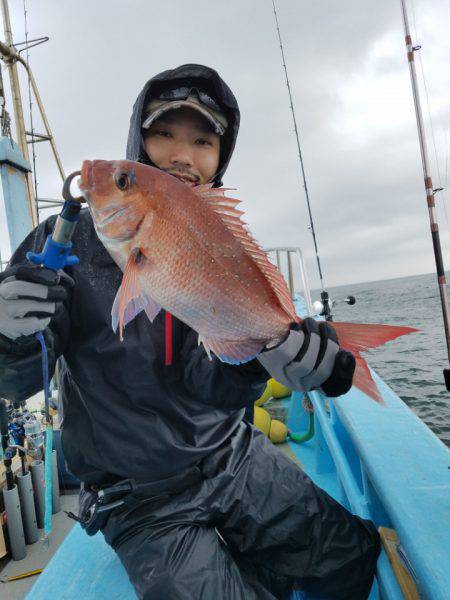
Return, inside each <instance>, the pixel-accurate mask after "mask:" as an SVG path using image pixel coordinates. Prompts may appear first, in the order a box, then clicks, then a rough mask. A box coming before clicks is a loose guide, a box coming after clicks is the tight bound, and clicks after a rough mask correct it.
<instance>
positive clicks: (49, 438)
mask: <svg viewBox="0 0 450 600" xmlns="http://www.w3.org/2000/svg"><path fill="white" fill-rule="evenodd" d="M35 337H36V339H37V340H38V341H39V343H40V344H41V350H42V378H43V383H44V402H45V422H46V427H45V463H44V474H45V516H44V544H45V545H46V546H48V543H49V535H50V532H51V530H52V475H53V473H52V451H53V423H52V416H51V414H50V386H49V374H48V356H47V346H46V344H45V339H44V335H43V333H42V331H39V332H38V333H36V335H35Z"/></svg>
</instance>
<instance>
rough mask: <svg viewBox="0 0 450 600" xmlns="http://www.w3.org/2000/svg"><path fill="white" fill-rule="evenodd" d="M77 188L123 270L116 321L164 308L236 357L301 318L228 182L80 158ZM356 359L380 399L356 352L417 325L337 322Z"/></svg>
mask: <svg viewBox="0 0 450 600" xmlns="http://www.w3.org/2000/svg"><path fill="white" fill-rule="evenodd" d="M79 186H80V189H81V190H82V193H83V194H84V196H85V198H86V200H87V202H88V204H89V208H90V210H91V213H92V217H93V221H94V225H95V229H96V232H97V235H98V237H99V238H100V240H101V241H102V243H103V244H104V246H105V247H106V249H107V250H108V252H109V253H110V255H111V256H112V258H113V259H114V260H115V262H116V263H117V265H118V266H119V267H120V268H121V269H122V271H123V279H122V284H121V286H120V288H119V291H118V292H117V295H116V299H115V301H114V305H113V307H112V311H111V314H112V325H113V328H114V330H116V329H117V327H119V330H120V336H121V339H122V331H123V327H124V326H125V325H126V324H127V323H129V322H130V321H131V320H132V319H133V318H134V317H135V316H136V315H137V314H138V313H139V312H141V311H142V310H144V311H145V312H146V314H147V315H148V317H149V319H150V320H151V321H153V319H154V318H155V317H156V315H157V314H158V313H159V311H160V310H161V307H162V308H164V309H166V310H167V311H169V312H170V313H172V314H173V315H175V316H176V317H178V318H179V319H180V320H181V321H183V322H184V323H186V324H187V325H189V326H190V327H191V328H192V329H194V330H195V331H197V332H198V334H199V343H200V342H203V345H204V347H205V349H206V351H207V352H208V354H209V355H210V352H211V351H212V352H214V354H216V356H218V357H219V358H220V359H221V360H222V361H224V362H228V363H232V364H238V363H242V362H247V361H249V360H250V359H252V358H253V357H255V356H257V355H258V354H259V353H260V352H261V350H262V349H263V348H264V347H265V346H266V345H267V344H273V343H276V342H278V341H279V340H282V339H283V338H284V337H285V336H286V334H287V333H288V330H289V327H290V325H291V324H292V323H293V322H294V321H295V322H300V319H299V317H298V316H297V315H296V312H295V308H294V305H293V303H292V300H291V297H290V294H289V291H288V289H287V286H286V283H285V281H284V279H283V278H282V276H281V275H280V273H279V271H278V270H277V268H276V267H275V266H274V265H273V264H272V263H271V262H270V261H269V260H268V258H267V255H266V253H265V252H264V251H263V250H262V249H261V248H260V247H259V246H258V244H257V243H256V241H255V240H254V239H253V238H252V236H251V234H250V233H249V231H248V230H247V229H246V227H245V223H244V222H243V221H242V220H241V218H240V217H241V215H242V214H243V213H242V211H239V210H237V209H236V206H237V204H239V200H235V199H233V198H228V197H227V196H225V192H226V191H228V190H226V189H214V188H212V187H211V186H210V185H203V186H197V187H196V188H192V187H189V186H187V185H186V184H185V183H183V182H181V181H179V180H178V179H176V178H175V177H173V176H172V175H168V174H167V173H164V172H163V171H160V170H159V169H156V168H154V167H150V166H148V165H143V164H141V163H135V162H131V161H125V160H120V161H104V160H95V161H84V163H83V167H82V171H81V180H80V182H79ZM332 325H333V327H334V328H335V329H336V331H337V333H338V336H339V342H340V345H341V347H342V348H346V349H348V350H350V351H351V352H353V354H354V355H355V358H356V371H355V375H354V379H353V381H354V385H356V386H357V387H358V388H360V389H361V390H362V391H363V392H364V393H366V394H367V395H368V396H370V397H371V398H373V399H375V400H377V401H379V402H381V396H380V393H379V391H378V388H377V386H376V384H375V382H374V380H373V379H372V376H371V374H370V371H369V369H368V367H367V364H366V362H365V360H364V359H363V358H362V356H361V355H360V353H361V352H364V351H366V350H368V349H370V348H375V347H377V346H380V345H381V344H384V343H385V342H387V341H390V340H393V339H395V338H396V337H398V336H400V335H405V334H407V333H411V332H412V331H415V329H412V328H410V327H397V326H392V325H378V324H360V323H333V324H332Z"/></svg>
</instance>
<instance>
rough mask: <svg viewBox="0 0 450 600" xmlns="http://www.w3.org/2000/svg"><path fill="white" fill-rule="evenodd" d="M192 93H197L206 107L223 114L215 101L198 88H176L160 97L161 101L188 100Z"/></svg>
mask: <svg viewBox="0 0 450 600" xmlns="http://www.w3.org/2000/svg"><path fill="white" fill-rule="evenodd" d="M191 92H196V93H197V95H198V97H199V100H200V102H202V104H204V105H205V106H209V108H212V109H213V110H217V111H218V112H221V109H220V106H219V105H218V104H217V102H216V101H215V100H213V99H212V98H211V96H208V94H206V93H205V92H202V91H201V90H198V89H197V88H189V87H180V88H175V89H173V90H167V91H165V92H163V93H162V94H161V95H160V96H159V97H160V99H161V100H186V98H187V97H188V96H189V95H190V94H191Z"/></svg>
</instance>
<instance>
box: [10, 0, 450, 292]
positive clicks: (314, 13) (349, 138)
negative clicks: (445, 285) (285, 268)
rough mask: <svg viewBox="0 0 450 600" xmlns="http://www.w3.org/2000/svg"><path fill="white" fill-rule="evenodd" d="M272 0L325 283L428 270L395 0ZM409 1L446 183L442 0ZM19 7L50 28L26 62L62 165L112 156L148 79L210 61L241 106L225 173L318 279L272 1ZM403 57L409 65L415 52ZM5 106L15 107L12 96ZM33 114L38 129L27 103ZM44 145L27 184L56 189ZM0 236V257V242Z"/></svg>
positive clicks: (446, 11) (443, 199)
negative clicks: (301, 253)
mask: <svg viewBox="0 0 450 600" xmlns="http://www.w3.org/2000/svg"><path fill="white" fill-rule="evenodd" d="M409 7H410V8H412V5H411V3H409ZM277 8H278V14H279V22H280V28H281V32H282V35H283V38H284V40H283V41H284V46H285V55H286V61H287V66H288V70H289V75H290V79H291V86H292V91H293V96H294V104H295V109H296V113H297V121H298V125H299V130H300V136H301V139H300V141H301V145H302V151H303V155H304V161H305V168H306V174H307V180H308V187H309V191H310V198H311V205H312V211H313V216H314V221H315V227H316V234H317V238H318V244H319V252H320V257H321V261H322V266H323V272H324V277H325V283H326V285H330V286H331V285H339V284H347V283H352V282H361V281H373V280H377V279H385V278H393V277H401V276H406V275H412V274H416V273H427V272H432V271H433V270H434V258H433V252H432V245H431V239H430V234H429V219H428V211H427V208H426V202H425V195H424V189H423V179H422V172H421V162H420V153H419V146H418V141H417V132H416V125H415V117H414V109H413V103H412V96H411V88H410V80H409V71H408V66H407V61H406V55H405V48H404V34H403V24H402V20H401V12H400V3H399V0H377V1H376V2H374V1H373V0H371V1H369V0H357V1H356V0H347V1H346V2H342V1H341V2H337V1H331V0H315V1H314V2H306V1H305V0H278V1H277ZM414 9H415V11H414V12H415V17H416V19H415V21H416V26H417V36H416V33H415V28H414V20H413V15H412V13H411V28H412V33H413V40H414V42H415V43H420V44H422V46H423V50H422V61H423V66H424V70H425V77H426V84H427V90H428V95H429V103H430V108H431V113H432V119H433V121H432V122H433V128H434V134H435V141H436V148H437V156H438V162H437V163H436V160H435V155H434V147H433V143H432V140H431V138H430V142H429V150H430V159H431V165H432V176H433V182H434V186H435V187H438V186H439V187H441V186H446V185H447V184H448V178H447V171H448V164H447V163H448V156H447V155H448V151H449V139H450V97H449V95H448V90H449V89H450V66H449V64H450V63H449V58H450V38H449V36H448V31H447V26H448V23H449V22H450V4H449V3H448V1H446V0H415V3H414ZM27 10H28V30H29V38H36V37H39V36H43V35H47V36H49V37H50V41H49V42H47V43H46V44H44V45H43V46H39V47H37V48H33V49H32V50H31V52H30V63H31V66H32V69H33V72H34V75H35V78H36V80H37V82H38V86H39V89H40V93H41V96H42V98H43V100H44V103H45V107H46V110H47V115H48V118H49V120H50V123H51V126H52V128H53V132H54V135H55V138H56V141H57V144H58V148H59V152H60V154H61V157H62V160H63V164H64V167H65V170H66V172H67V173H69V172H71V171H72V170H75V169H78V168H79V167H80V164H81V162H82V160H83V159H98V158H104V159H117V158H122V157H123V156H124V152H125V142H126V136H127V130H128V122H129V117H130V112H131V107H132V104H133V102H134V99H135V97H136V95H137V93H138V91H139V90H140V88H141V87H142V85H143V84H144V83H145V81H146V80H147V79H148V78H150V77H151V76H152V75H154V74H156V73H158V72H160V71H162V70H164V69H166V68H171V67H175V66H178V65H179V64H182V63H187V62H198V63H203V64H208V65H210V66H212V67H214V68H215V69H217V70H218V71H219V73H220V74H221V75H222V76H223V78H224V79H225V80H226V81H227V82H228V84H229V85H230V87H231V88H232V89H233V91H234V92H235V95H236V96H237V98H238V101H239V103H240V107H241V111H242V127H241V132H240V138H239V140H238V144H237V148H236V152H235V155H234V158H233V160H232V163H231V167H230V168H229V170H228V173H227V176H226V178H225V183H226V184H227V185H230V186H233V187H236V188H237V189H238V191H237V192H236V194H237V195H238V197H240V198H241V199H242V200H243V201H244V209H245V210H246V212H247V217H246V220H247V221H248V223H249V225H250V227H251V229H252V231H253V233H254V235H255V237H256V238H257V239H258V240H259V241H260V243H261V244H262V245H264V246H266V247H268V246H274V245H290V246H301V247H302V248H303V250H304V253H305V255H306V259H307V266H308V270H309V274H310V277H311V279H312V283H313V286H314V285H316V284H317V282H318V279H317V268H316V264H315V259H314V254H313V245H312V238H311V233H310V231H309V229H308V225H309V223H308V218H307V210H306V203H305V196H304V191H303V189H302V184H301V180H300V171H299V163H298V157H297V150H296V144H295V138H294V135H293V125H292V117H291V114H290V110H289V101H288V95H287V89H286V85H285V80H284V72H283V70H282V65H281V57H280V51H279V46H278V40H277V37H276V30H275V26H274V16H273V11H272V2H271V0H227V2H219V1H218V0H195V1H194V0H192V1H191V0H165V1H164V2H153V1H149V0H145V1H144V0H128V1H127V2H124V1H123V0H120V1H118V0H109V1H102V0H97V1H96V2H95V3H94V2H90V1H87V0H76V1H75V0H73V1H68V0H59V1H58V2H54V1H51V0H36V1H35V2H31V1H30V0H27ZM10 11H11V20H12V27H13V32H14V39H15V41H17V42H19V41H23V39H24V35H25V34H24V18H23V2H22V0H10ZM416 60H417V66H418V69H419V74H420V73H421V71H420V63H419V60H418V55H417V53H416ZM8 84H9V81H8V78H7V76H6V75H5V85H6V86H8ZM421 91H422V98H423V106H424V109H425V113H426V114H427V103H426V97H425V91H424V89H423V86H422V87H421ZM23 96H24V98H26V97H27V91H26V82H25V80H23ZM7 108H8V109H9V110H10V111H11V113H12V112H13V109H12V105H11V102H10V101H9V106H7ZM426 120H427V123H428V117H427V119H426ZM35 127H36V130H37V131H38V132H43V127H42V125H41V124H40V121H39V119H38V118H37V116H35ZM44 146H45V145H44V144H39V145H38V146H37V150H38V163H37V164H38V169H37V175H38V181H39V193H40V195H41V196H42V197H58V196H59V195H60V189H61V182H60V180H59V178H58V173H57V171H56V168H55V166H54V164H53V162H52V159H51V155H50V152H49V150H48V148H44ZM449 198H450V196H449V193H448V192H447V191H445V192H444V193H441V194H439V196H438V197H437V201H438V218H439V222H440V228H441V238H442V244H443V247H444V257H445V265H446V267H447V268H450V251H449V248H450V226H449V221H448V216H447V215H448V212H450V208H449V207H448V208H447V211H446V210H445V203H447V204H448V201H449ZM46 214H49V211H45V212H43V213H42V214H41V218H44V217H45V215H46ZM2 231H3V233H2V237H3V239H4V237H5V234H4V232H5V230H4V229H3V230H2ZM1 251H2V255H3V257H5V255H7V248H6V246H5V243H4V241H3V243H2V246H1Z"/></svg>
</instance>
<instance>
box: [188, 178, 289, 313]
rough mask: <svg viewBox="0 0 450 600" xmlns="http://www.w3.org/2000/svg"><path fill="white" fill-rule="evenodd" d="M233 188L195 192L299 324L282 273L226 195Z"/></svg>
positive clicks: (199, 188)
mask: <svg viewBox="0 0 450 600" xmlns="http://www.w3.org/2000/svg"><path fill="white" fill-rule="evenodd" d="M232 189H233V188H213V187H212V184H206V185H199V186H197V187H196V188H194V191H195V192H196V194H197V195H198V196H199V197H200V198H201V199H202V200H203V201H204V202H207V203H208V205H209V206H210V208H212V210H213V211H214V212H215V213H216V214H217V215H219V217H220V218H221V220H222V222H223V224H224V225H225V226H226V227H227V229H228V231H230V232H231V233H232V234H233V235H234V237H235V238H236V240H237V241H238V242H239V243H240V244H241V246H242V247H243V249H244V251H245V252H246V253H247V255H248V256H249V257H250V258H251V259H252V260H253V262H254V263H255V264H256V265H257V266H258V268H259V269H260V271H261V272H262V274H263V275H264V276H265V277H266V279H267V281H268V282H269V285H270V286H271V288H272V290H273V292H274V294H275V295H276V297H277V298H278V301H279V303H280V305H281V307H282V308H283V310H284V311H285V312H286V313H287V314H288V315H289V317H290V318H291V319H292V320H294V321H298V320H299V319H298V316H297V314H296V312H295V308H294V304H293V302H292V298H291V295H290V293H289V290H288V288H287V285H286V282H285V281H284V279H283V277H282V275H281V273H280V272H279V271H278V269H277V268H276V267H275V265H273V264H272V263H271V262H270V260H269V259H268V257H267V254H266V252H264V250H263V249H262V248H261V247H260V246H259V244H258V243H257V241H256V240H255V239H254V237H253V236H252V234H251V233H250V231H249V229H248V228H247V227H246V225H247V223H245V222H244V221H242V220H241V215H243V214H244V213H243V211H241V210H238V209H237V208H236V206H237V205H238V204H240V202H241V201H240V200H236V199H235V198H228V197H227V196H226V195H225V192H227V191H229V190H232Z"/></svg>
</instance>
